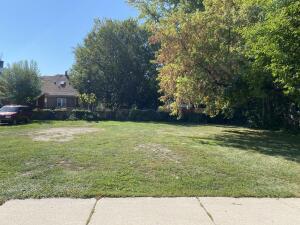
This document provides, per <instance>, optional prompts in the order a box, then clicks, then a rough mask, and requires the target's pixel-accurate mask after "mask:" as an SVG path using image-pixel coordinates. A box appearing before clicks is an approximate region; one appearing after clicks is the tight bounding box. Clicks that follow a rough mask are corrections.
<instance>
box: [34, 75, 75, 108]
mask: <svg viewBox="0 0 300 225" xmlns="http://www.w3.org/2000/svg"><path fill="white" fill-rule="evenodd" d="M41 83H42V87H41V90H42V93H41V95H40V96H39V97H38V99H37V102H36V104H37V107H38V108H41V109H55V108H71V109H72V108H75V107H77V106H78V96H79V93H78V91H77V90H76V89H75V88H74V87H73V86H72V85H71V84H70V80H69V76H68V75H67V73H66V74H65V75H55V76H42V77H41Z"/></svg>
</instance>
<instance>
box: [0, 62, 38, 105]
mask: <svg viewBox="0 0 300 225" xmlns="http://www.w3.org/2000/svg"><path fill="white" fill-rule="evenodd" d="M0 87H1V88H0V97H1V98H2V100H5V101H8V102H10V103H14V104H33V103H34V102H35V99H36V97H37V96H38V95H39V94H40V93H41V84H40V79H39V69H38V66H37V63H36V62H34V61H31V62H28V61H20V62H16V63H13V64H12V65H8V67H7V68H5V69H4V70H3V73H2V74H1V76H0Z"/></svg>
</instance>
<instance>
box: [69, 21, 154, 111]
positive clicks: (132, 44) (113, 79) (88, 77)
mask: <svg viewBox="0 0 300 225" xmlns="http://www.w3.org/2000/svg"><path fill="white" fill-rule="evenodd" d="M148 38H149V34H148V32H147V31H146V30H145V29H143V28H142V27H140V26H139V24H138V23H137V21H135V20H132V19H129V20H125V21H114V20H104V21H100V20H96V21H95V25H94V27H93V30H92V31H91V32H90V33H89V34H88V35H87V37H86V38H85V40H84V43H83V44H82V45H79V46H78V47H77V48H76V50H75V57H76V62H75V64H74V66H73V69H72V74H71V79H72V81H73V84H74V85H75V86H76V87H77V88H78V89H79V91H80V92H81V93H95V94H96V96H97V99H98V101H99V102H101V103H104V104H106V105H107V106H108V107H112V108H119V107H132V106H137V107H139V108H149V107H157V103H158V100H157V98H158V96H157V82H156V67H155V65H154V64H152V63H151V60H153V59H154V50H153V46H150V45H149V43H148Z"/></svg>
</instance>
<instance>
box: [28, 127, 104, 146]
mask: <svg viewBox="0 0 300 225" xmlns="http://www.w3.org/2000/svg"><path fill="white" fill-rule="evenodd" d="M101 130H102V129H97V128H87V127H61V128H50V129H45V130H41V131H37V132H34V133H32V134H31V137H32V140H34V141H45V142H49V141H53V142H68V141H71V140H73V139H74V136H76V135H80V134H87V133H96V132H99V131H101Z"/></svg>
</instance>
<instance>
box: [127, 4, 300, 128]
mask: <svg viewBox="0 0 300 225" xmlns="http://www.w3.org/2000/svg"><path fill="white" fill-rule="evenodd" d="M129 2H130V3H131V4H133V5H134V6H136V7H137V8H138V9H139V10H140V12H141V14H140V15H141V17H142V18H144V20H146V27H147V29H148V30H149V31H150V32H151V33H152V36H151V37H150V42H151V43H155V44H156V45H159V46H160V49H159V50H158V52H157V54H156V60H155V62H156V63H157V65H159V75H158V79H159V86H160V92H161V94H162V97H161V100H162V101H163V103H164V105H165V107H167V108H169V109H170V110H171V111H172V112H173V113H174V114H177V115H180V114H181V113H182V106H184V105H186V104H188V105H193V106H194V107H199V106H201V107H203V108H204V112H205V113H207V114H209V115H211V116H215V115H219V114H224V115H227V116H233V115H234V114H235V113H237V112H238V113H241V114H242V115H243V116H245V117H247V118H248V119H249V120H256V121H260V123H261V124H264V123H265V122H266V121H268V123H276V121H279V120H280V121H283V120H290V119H291V118H293V120H294V119H295V118H296V117H299V115H298V114H299V91H300V86H299V85H300V80H299V79H300V78H299V77H300V76H299V65H300V64H299V59H300V57H299V53H300V51H299V44H300V36H299V32H300V29H299V21H300V13H299V9H300V7H299V6H300V5H299V4H300V3H299V1H297V0H225V1H224V0H203V1H202V0H201V1H185V0H175V1H172V0H131V1H129Z"/></svg>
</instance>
